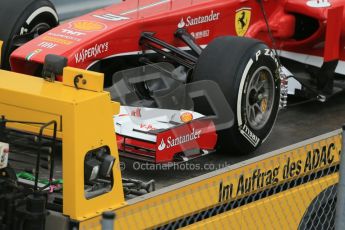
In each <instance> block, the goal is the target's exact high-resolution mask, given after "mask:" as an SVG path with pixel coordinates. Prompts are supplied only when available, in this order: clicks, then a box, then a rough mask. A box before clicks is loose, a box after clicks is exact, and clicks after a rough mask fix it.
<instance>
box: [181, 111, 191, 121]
mask: <svg viewBox="0 0 345 230" xmlns="http://www.w3.org/2000/svg"><path fill="white" fill-rule="evenodd" d="M180 119H181V121H182V122H184V123H187V122H189V121H191V120H193V114H192V113H189V112H185V113H182V114H181V116H180Z"/></svg>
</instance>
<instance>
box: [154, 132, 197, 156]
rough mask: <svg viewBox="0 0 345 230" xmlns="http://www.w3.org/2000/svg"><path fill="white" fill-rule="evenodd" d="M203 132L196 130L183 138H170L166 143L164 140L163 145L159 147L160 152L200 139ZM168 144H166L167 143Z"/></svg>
mask: <svg viewBox="0 0 345 230" xmlns="http://www.w3.org/2000/svg"><path fill="white" fill-rule="evenodd" d="M200 135H201V130H200V129H199V130H195V129H193V130H192V132H191V133H188V134H186V135H183V136H179V137H176V138H172V137H171V136H169V137H168V138H167V139H166V141H164V138H162V140H161V143H160V144H159V146H158V150H159V151H162V150H164V149H169V148H171V147H174V146H176V145H181V144H184V143H186V142H189V141H193V140H197V139H199V138H200ZM165 142H166V143H165Z"/></svg>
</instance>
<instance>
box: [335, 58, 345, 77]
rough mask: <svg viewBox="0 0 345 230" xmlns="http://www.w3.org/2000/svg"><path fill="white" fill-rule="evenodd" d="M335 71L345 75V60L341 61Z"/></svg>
mask: <svg viewBox="0 0 345 230" xmlns="http://www.w3.org/2000/svg"><path fill="white" fill-rule="evenodd" d="M335 72H336V73H338V74H342V75H345V61H339V63H338V65H337V68H336V69H335Z"/></svg>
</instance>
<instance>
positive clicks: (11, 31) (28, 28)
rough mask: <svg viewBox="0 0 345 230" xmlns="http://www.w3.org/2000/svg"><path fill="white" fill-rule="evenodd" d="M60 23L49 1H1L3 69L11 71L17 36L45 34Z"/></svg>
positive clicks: (0, 30)
mask: <svg viewBox="0 0 345 230" xmlns="http://www.w3.org/2000/svg"><path fill="white" fill-rule="evenodd" d="M58 23H59V19H58V15H57V13H56V10H55V7H54V5H53V4H52V3H51V2H50V1H48V0H1V1H0V28H1V29H0V40H1V41H3V46H2V51H1V63H0V66H1V68H2V69H10V64H9V56H10V54H11V53H12V52H13V51H14V50H15V48H17V47H16V46H15V45H14V43H13V38H14V37H15V36H16V35H23V34H26V33H30V32H37V33H43V32H44V31H46V30H49V29H51V28H53V27H55V26H57V25H58Z"/></svg>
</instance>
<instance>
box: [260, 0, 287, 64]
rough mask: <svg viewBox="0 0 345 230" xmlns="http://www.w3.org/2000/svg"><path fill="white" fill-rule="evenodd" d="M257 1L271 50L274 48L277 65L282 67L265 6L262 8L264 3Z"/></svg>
mask: <svg viewBox="0 0 345 230" xmlns="http://www.w3.org/2000/svg"><path fill="white" fill-rule="evenodd" d="M257 1H258V3H259V5H260V9H261V12H262V15H263V17H264V20H265V23H266V27H267V31H268V36H269V37H270V39H271V42H272V50H274V56H276V58H277V60H278V65H279V68H280V67H282V64H281V61H280V57H279V56H278V52H277V43H276V41H275V39H274V37H273V34H272V31H271V28H270V25H269V23H268V18H267V14H266V11H265V8H264V4H263V2H262V0H257Z"/></svg>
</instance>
